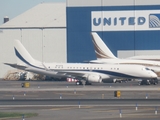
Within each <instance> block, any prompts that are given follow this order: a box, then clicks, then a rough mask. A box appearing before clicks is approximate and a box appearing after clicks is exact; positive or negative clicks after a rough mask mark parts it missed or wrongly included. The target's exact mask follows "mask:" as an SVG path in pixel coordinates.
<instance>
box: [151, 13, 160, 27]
mask: <svg viewBox="0 0 160 120" xmlns="http://www.w3.org/2000/svg"><path fill="white" fill-rule="evenodd" d="M159 27H160V14H150V15H149V28H159Z"/></svg>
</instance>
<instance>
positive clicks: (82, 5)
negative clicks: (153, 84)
mask: <svg viewBox="0 0 160 120" xmlns="http://www.w3.org/2000/svg"><path fill="white" fill-rule="evenodd" d="M92 31H94V32H97V33H98V34H99V36H100V37H101V38H102V39H103V40H104V42H105V43H106V44H107V45H108V47H109V48H110V49H111V51H112V52H113V53H114V55H116V56H118V57H121V58H124V57H129V56H134V55H140V54H147V55H148V54H154V55H160V1H159V0H147V1H146V0H87V1H86V0H68V2H67V50H68V51H67V60H68V62H82V61H84V60H91V59H95V58H96V57H95V54H94V49H93V44H92V41H91V36H90V32H92ZM75 56H77V57H75Z"/></svg>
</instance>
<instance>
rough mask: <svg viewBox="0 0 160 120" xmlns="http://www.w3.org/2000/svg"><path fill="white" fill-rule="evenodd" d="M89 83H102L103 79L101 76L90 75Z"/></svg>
mask: <svg viewBox="0 0 160 120" xmlns="http://www.w3.org/2000/svg"><path fill="white" fill-rule="evenodd" d="M87 81H88V82H98V83H101V82H102V78H101V76H99V75H88V77H87Z"/></svg>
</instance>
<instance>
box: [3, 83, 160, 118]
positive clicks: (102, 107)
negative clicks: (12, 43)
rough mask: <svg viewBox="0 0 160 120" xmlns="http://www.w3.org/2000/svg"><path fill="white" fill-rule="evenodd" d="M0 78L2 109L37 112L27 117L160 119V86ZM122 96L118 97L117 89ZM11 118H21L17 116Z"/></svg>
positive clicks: (5, 110)
mask: <svg viewBox="0 0 160 120" xmlns="http://www.w3.org/2000/svg"><path fill="white" fill-rule="evenodd" d="M23 82H24V81H0V110H1V112H21V113H30V112H33V113H38V116H37V117H32V118H26V119H27V120H44V119H45V120H53V119H54V120H106V119H107V120H118V119H124V120H128V119H129V120H159V118H160V113H159V109H160V108H159V107H160V92H159V91H160V85H156V86H155V85H150V86H147V85H144V86H139V85H138V82H137V81H136V82H135V81H134V82H128V83H116V84H115V83H104V84H103V83H100V84H96V83H95V84H92V85H91V86H76V85H75V83H68V82H64V81H63V82H53V81H43V82H42V81H28V82H29V83H30V87H29V88H22V87H21V83H23ZM116 90H120V91H121V96H120V97H118V98H117V97H115V96H114V91H116ZM12 120H19V119H18V118H16V119H12Z"/></svg>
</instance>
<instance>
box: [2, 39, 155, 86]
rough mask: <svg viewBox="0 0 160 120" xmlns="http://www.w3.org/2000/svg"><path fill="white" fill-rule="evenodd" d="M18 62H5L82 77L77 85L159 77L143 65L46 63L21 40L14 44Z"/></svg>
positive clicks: (16, 65) (22, 68) (23, 67)
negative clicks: (38, 58)
mask: <svg viewBox="0 0 160 120" xmlns="http://www.w3.org/2000/svg"><path fill="white" fill-rule="evenodd" d="M14 51H15V55H16V58H17V63H16V64H12V63H4V64H6V65H10V66H11V67H14V68H18V69H21V70H25V71H29V72H33V73H37V74H43V75H47V76H51V77H60V76H65V77H74V78H80V79H79V81H77V82H76V84H77V85H80V84H83V83H84V82H83V81H85V84H91V83H93V82H96V83H100V82H104V81H108V80H113V79H114V78H130V79H132V78H141V79H153V80H154V79H157V75H156V74H155V73H154V72H153V71H151V70H150V69H148V68H146V67H144V66H142V65H120V64H119V65H118V64H105V65H104V64H90V63H44V62H40V61H37V60H35V59H34V58H33V57H32V56H31V55H30V54H29V52H28V51H27V50H26V48H25V47H24V46H23V45H22V43H21V42H20V41H19V40H15V46H14Z"/></svg>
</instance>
